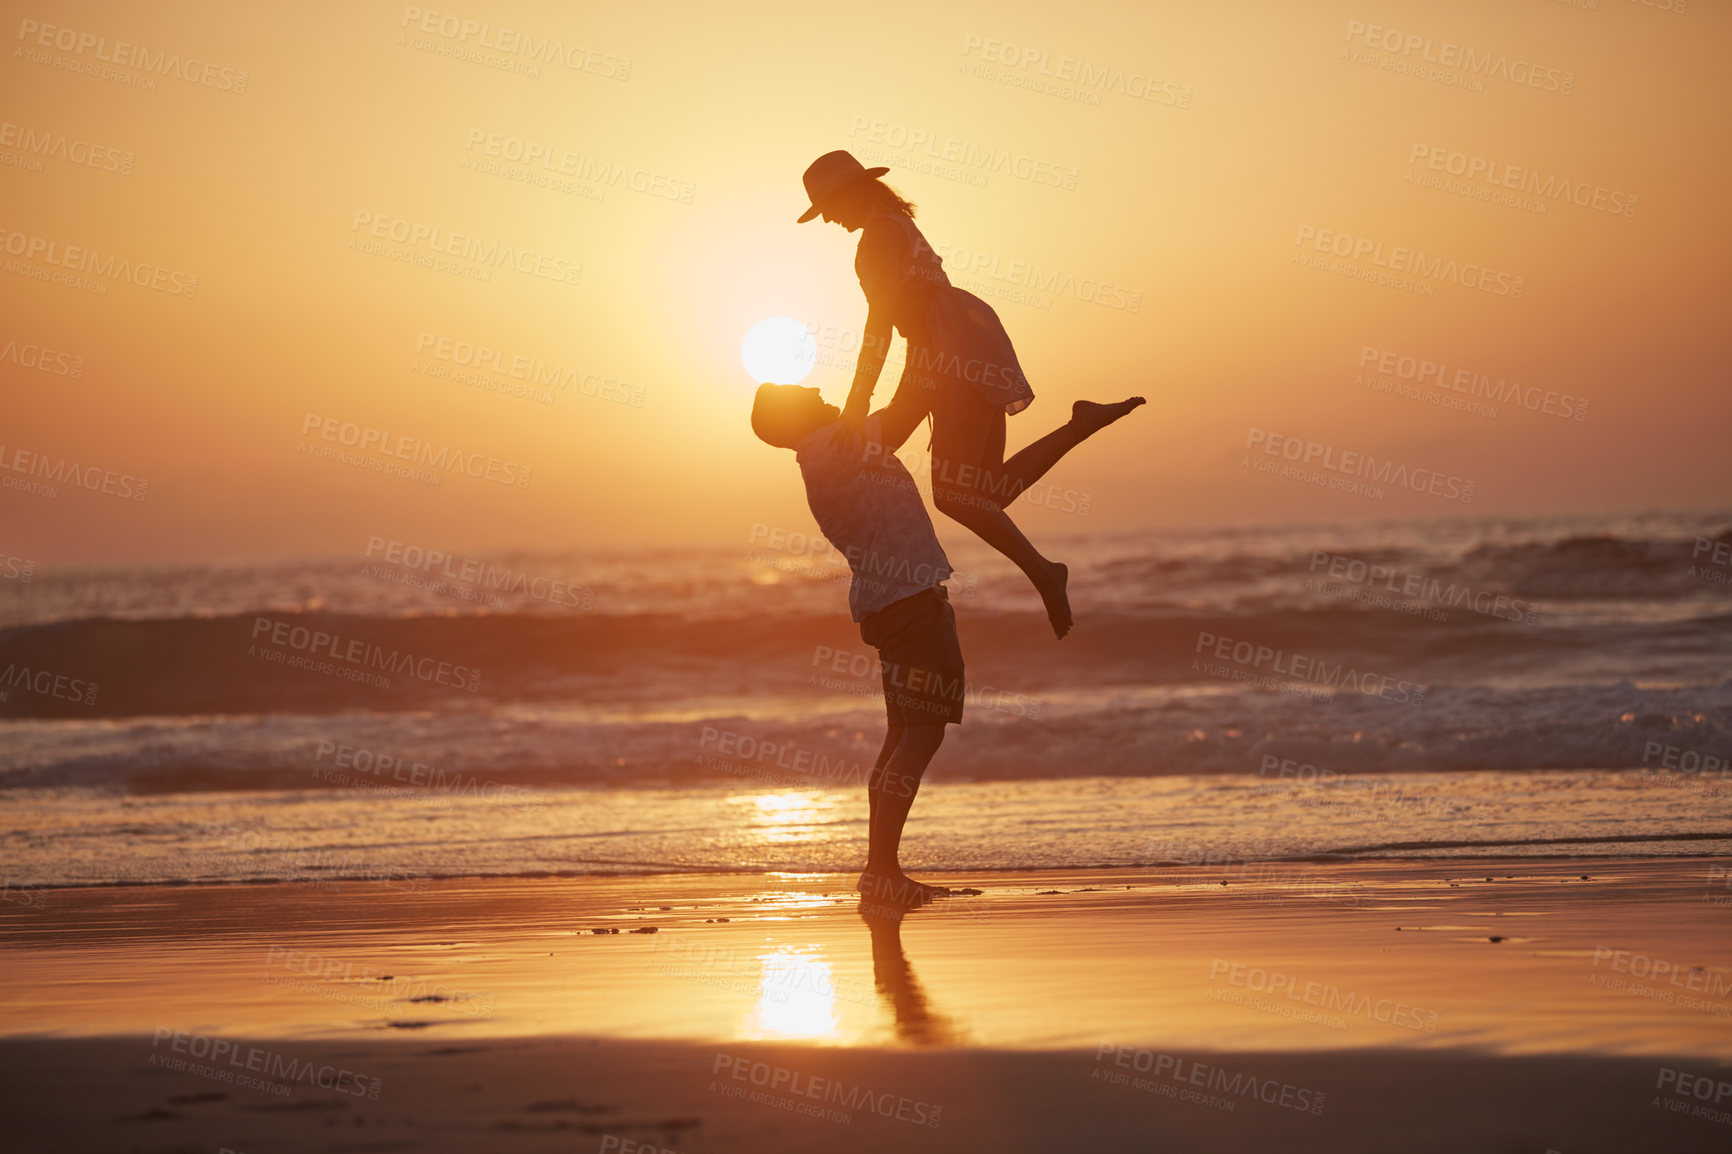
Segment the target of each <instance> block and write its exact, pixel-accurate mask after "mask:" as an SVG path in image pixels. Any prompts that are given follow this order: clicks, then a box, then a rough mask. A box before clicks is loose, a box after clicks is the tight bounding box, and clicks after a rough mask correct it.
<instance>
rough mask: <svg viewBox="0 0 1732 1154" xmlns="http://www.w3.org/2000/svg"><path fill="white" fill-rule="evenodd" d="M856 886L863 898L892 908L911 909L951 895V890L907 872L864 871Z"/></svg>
mask: <svg viewBox="0 0 1732 1154" xmlns="http://www.w3.org/2000/svg"><path fill="white" fill-rule="evenodd" d="M854 888H855V889H856V890H858V891H859V892H860V896H861V898H863V899H865V900H866V901H869V902H872V903H873V904H875V905H881V906H886V907H889V908H891V909H900V910H911V909H915V908H916V907H918V906H923V905H926V904H927V903H929V902H931V901H932V900H933V899H934V898H943V897H949V896H950V891H949V890H947V889H945V888H944V887H943V886H931V885H927V884H926V883H925V882H917V881H915V880H914V879H913V878H911V877H909V876H908V875H907V874H905V873H901V872H897V873H893V874H881V873H871V872H867V873H863V874H861V875H860V880H859V881H857V882H855V883H854Z"/></svg>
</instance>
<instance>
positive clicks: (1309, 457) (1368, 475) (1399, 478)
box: [1240, 428, 1474, 505]
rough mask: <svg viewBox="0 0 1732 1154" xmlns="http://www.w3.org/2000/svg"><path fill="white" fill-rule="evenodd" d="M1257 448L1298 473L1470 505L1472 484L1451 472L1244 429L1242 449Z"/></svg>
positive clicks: (1267, 432)
mask: <svg viewBox="0 0 1732 1154" xmlns="http://www.w3.org/2000/svg"><path fill="white" fill-rule="evenodd" d="M1258 446H1261V447H1262V450H1263V454H1264V456H1268V457H1279V458H1281V459H1283V460H1286V461H1291V462H1293V463H1294V465H1295V466H1297V467H1298V468H1300V469H1302V470H1309V469H1310V468H1312V467H1313V466H1315V467H1316V468H1318V469H1323V470H1327V471H1328V472H1331V473H1338V474H1342V475H1343V476H1346V477H1357V478H1360V479H1362V480H1365V481H1371V482H1375V483H1377V484H1379V485H1395V486H1398V487H1400V488H1404V489H1411V490H1412V491H1413V492H1415V493H1426V494H1429V495H1430V496H1433V497H1442V498H1444V499H1445V500H1449V501H1460V502H1461V503H1462V504H1464V505H1467V504H1472V502H1473V490H1474V484H1473V482H1472V481H1468V480H1464V479H1463V478H1461V477H1457V476H1456V475H1455V474H1453V473H1440V472H1438V471H1437V470H1436V469H1409V468H1408V467H1407V466H1406V465H1397V464H1396V463H1395V462H1394V461H1392V460H1390V459H1388V458H1387V457H1386V458H1384V460H1383V462H1382V464H1379V463H1378V460H1377V458H1376V457H1375V456H1373V455H1372V454H1370V453H1361V452H1357V451H1354V450H1351V449H1347V450H1337V449H1336V448H1335V447H1334V446H1333V445H1325V444H1322V443H1321V442H1318V441H1308V440H1305V439H1304V438H1302V437H1291V436H1287V435H1286V434H1283V433H1271V432H1269V431H1268V430H1266V429H1257V428H1253V429H1250V430H1248V431H1247V432H1246V434H1245V448H1247V449H1254V448H1257V447H1258ZM1247 463H1253V464H1254V463H1255V458H1253V457H1250V456H1247V457H1245V458H1244V459H1243V460H1242V461H1241V462H1240V464H1242V465H1243V464H1247ZM1271 467H1272V466H1271ZM1318 475H1319V476H1322V475H1323V474H1318ZM1334 487H1340V486H1334Z"/></svg>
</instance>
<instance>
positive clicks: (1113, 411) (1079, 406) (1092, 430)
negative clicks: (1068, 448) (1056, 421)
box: [1070, 397, 1147, 437]
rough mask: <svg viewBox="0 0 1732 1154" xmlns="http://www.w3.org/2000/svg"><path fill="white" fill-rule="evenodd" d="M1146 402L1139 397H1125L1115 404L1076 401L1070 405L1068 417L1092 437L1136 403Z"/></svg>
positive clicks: (1135, 405) (1136, 404) (1132, 407)
mask: <svg viewBox="0 0 1732 1154" xmlns="http://www.w3.org/2000/svg"><path fill="white" fill-rule="evenodd" d="M1146 403H1147V402H1145V401H1144V400H1143V398H1141V397H1126V398H1125V399H1124V400H1122V401H1120V402H1119V403H1118V404H1116V405H1102V404H1097V403H1096V402H1094V401H1077V402H1076V403H1074V404H1073V405H1071V407H1070V419H1071V422H1072V423H1073V424H1075V425H1079V426H1081V427H1082V428H1083V429H1084V430H1086V431H1087V433H1088V435H1089V436H1091V437H1092V436H1093V435H1094V434H1096V433H1098V432H1100V431H1101V430H1102V429H1104V428H1106V427H1107V426H1108V425H1110V424H1112V423H1113V422H1114V421H1116V420H1118V419H1119V418H1120V417H1122V416H1124V415H1125V414H1126V413H1128V412H1130V411H1131V410H1132V409H1134V408H1136V407H1137V406H1138V405H1141V404H1146Z"/></svg>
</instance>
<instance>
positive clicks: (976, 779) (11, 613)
mask: <svg viewBox="0 0 1732 1154" xmlns="http://www.w3.org/2000/svg"><path fill="white" fill-rule="evenodd" d="M1075 520H1076V521H1078V522H1081V521H1083V520H1084V519H1083V518H1080V517H1078V518H1075ZM953 528H954V527H951V526H948V525H946V526H941V532H943V533H944V535H945V536H946V539H947V540H948V541H949V542H951V543H952V546H951V547H950V548H949V552H950V554H951V560H952V562H953V564H954V565H955V567H956V568H957V570H958V573H957V575H956V576H954V577H953V578H952V579H951V580H950V582H949V588H950V590H951V599H952V603H953V604H954V605H955V607H956V610H957V615H958V620H959V625H960V629H961V633H962V640H963V649H964V653H965V655H966V657H967V659H968V667H969V672H968V685H967V693H966V696H967V718H966V721H965V723H964V724H963V725H962V726H961V727H959V728H952V729H951V730H950V734H949V737H948V738H947V740H946V742H945V745H944V747H943V749H941V750H940V752H939V754H938V756H937V758H936V759H935V761H934V763H933V767H932V769H931V771H930V772H929V775H928V778H927V784H926V786H925V787H924V788H923V792H922V795H921V800H920V803H919V804H918V805H917V806H916V807H915V810H914V816H913V819H912V820H911V823H910V827H909V835H908V840H907V850H908V853H907V855H906V861H907V863H908V864H909V865H910V868H922V869H927V870H939V871H942V870H966V869H980V868H995V869H1017V868H1042V867H1062V866H1084V865H1148V866H1151V867H1159V866H1161V865H1162V864H1163V863H1166V864H1171V863H1175V862H1180V863H1189V864H1198V865H1206V866H1215V865H1222V866H1227V865H1229V863H1243V862H1247V861H1278V860H1284V861H1303V860H1311V859H1320V858H1329V857H1339V856H1364V855H1374V856H1416V855H1417V856H1428V855H1434V856H1454V857H1462V856H1474V855H1476V854H1481V855H1483V854H1491V853H1494V852H1495V853H1497V854H1505V853H1521V854H1533V853H1582V854H1608V855H1620V854H1641V855H1650V854H1668V853H1688V854H1702V853H1727V852H1732V771H1729V770H1728V763H1729V760H1732V731H1729V730H1732V670H1729V669H1728V655H1729V654H1732V585H1729V584H1728V576H1729V574H1728V570H1732V549H1729V548H1728V546H1729V544H1732V513H1726V512H1717V513H1701V514H1693V513H1650V514H1640V515H1619V516H1600V517H1573V518H1547V519H1525V520H1524V519H1482V520H1456V521H1418V520H1414V521H1395V522H1385V523H1379V524H1371V525H1364V524H1362V525H1342V526H1321V525H1311V526H1279V527H1261V528H1258V527H1235V528H1230V529H1220V530H1207V531H1205V530H1158V531H1157V530H1146V531H1139V532H1120V533H1110V534H1099V535H1093V536H1080V535H1074V534H1073V535H1071V536H1069V537H1052V538H1050V539H1049V538H1048V537H1046V536H1045V535H1041V534H1037V537H1038V539H1039V543H1040V544H1041V545H1042V547H1043V548H1044V549H1045V550H1046V552H1047V553H1048V554H1049V555H1050V556H1053V557H1055V558H1056V559H1059V560H1063V561H1065V562H1067V563H1068V564H1069V565H1070V567H1071V573H1072V580H1071V595H1072V601H1073V605H1074V607H1075V611H1076V616H1077V621H1078V626H1077V628H1076V630H1075V631H1074V632H1073V633H1072V634H1071V636H1070V637H1068V638H1066V639H1065V640H1064V641H1062V642H1054V641H1053V639H1052V637H1051V634H1050V632H1049V630H1048V628H1047V626H1046V624H1045V621H1044V618H1043V617H1042V615H1041V614H1040V611H1039V604H1038V601H1037V599H1036V598H1035V596H1034V594H1033V592H1032V590H1031V589H1029V588H1028V587H1027V585H1026V583H1025V582H1024V581H1023V579H1022V578H1021V576H1020V574H1018V573H1017V572H1016V571H1015V570H1014V569H1013V568H1012V567H1011V566H1010V565H1009V564H1008V563H1007V562H1005V561H1003V560H1002V559H1001V558H998V557H997V556H996V555H994V554H992V553H990V552H989V551H987V550H986V549H985V548H984V547H982V546H979V545H978V544H977V543H975V542H972V541H971V540H966V539H963V538H961V537H960V535H959V531H949V530H953ZM847 583H848V570H847V566H846V564H845V563H844V562H843V560H842V559H841V558H840V557H838V556H836V555H835V554H834V553H833V552H831V551H830V550H829V549H828V548H827V546H825V545H824V543H823V542H822V540H821V539H820V540H818V541H816V542H814V541H813V539H812V538H810V537H809V536H806V535H805V533H804V532H802V531H797V530H796V531H784V530H782V529H780V528H772V527H769V526H763V525H754V526H750V527H748V528H746V529H745V531H744V532H742V539H741V541H740V542H739V543H738V544H737V545H735V546H731V547H715V548H705V549H681V550H672V549H661V550H648V549H645V550H631V551H608V552H602V551H597V552H582V553H573V552H567V553H520V554H509V555H485V556H484V555H479V554H476V555H466V554H464V553H462V552H461V551H457V550H452V551H449V552H448V553H429V552H427V551H425V550H423V549H422V548H419V547H416V546H409V545H403V544H401V543H398V542H391V541H385V540H381V539H378V538H373V539H369V540H365V541H357V542H356V545H355V549H354V552H353V555H352V556H348V557H339V558H325V559H320V560H316V561H306V562H296V563H280V564H252V565H209V566H197V567H192V566H182V567H128V568H108V569H77V570H74V569H51V568H46V567H44V568H40V569H35V570H31V571H26V572H23V573H20V572H19V571H18V570H17V568H16V566H14V567H13V569H12V571H11V572H10V575H8V574H6V573H0V735H3V737H0V886H5V887H26V888H28V887H35V886H45V885H92V884H115V883H139V882H238V881H266V880H318V881H322V882H325V883H327V884H332V885H337V884H341V883H342V882H343V881H344V880H355V879H362V878H390V879H395V880H397V881H399V882H401V883H402V884H413V883H414V881H415V879H419V878H426V877H432V876H451V875H482V874H535V873H556V874H567V873H573V874H581V873H595V872H621V871H630V872H641V871H655V870H676V871H697V870H711V869H714V870H732V869H741V868H748V869H770V870H783V871H789V872H817V871H830V870H848V869H852V868H856V867H857V866H858V864H859V862H860V860H862V858H863V854H864V850H863V845H864V833H865V804H864V791H863V789H862V782H863V779H864V774H865V771H866V769H867V768H869V767H870V765H871V763H872V760H873V757H874V756H875V754H876V752H877V748H878V744H879V741H880V740H881V738H882V735H883V704H882V699H881V691H880V688H879V676H878V669H877V664H876V657H875V654H874V653H873V651H872V650H871V649H870V648H869V647H867V646H865V645H864V644H863V643H862V642H861V641H860V638H859V634H858V632H857V630H856V628H855V627H854V626H853V624H852V623H851V622H850V621H849V620H848V616H847V607H846V593H847Z"/></svg>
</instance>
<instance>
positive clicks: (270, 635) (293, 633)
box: [253, 617, 481, 693]
mask: <svg viewBox="0 0 1732 1154" xmlns="http://www.w3.org/2000/svg"><path fill="white" fill-rule="evenodd" d="M260 639H263V643H264V644H265V645H267V646H273V647H276V648H278V649H289V650H294V651H295V652H297V653H305V654H308V655H311V656H316V657H326V658H329V659H330V660H332V661H339V662H342V663H343V664H345V665H348V666H353V667H355V668H356V669H382V670H384V671H385V672H386V673H402V674H408V675H409V676H410V677H413V678H415V679H416V680H417V681H425V682H428V683H430V684H434V685H449V686H451V687H452V688H454V689H467V690H469V692H471V693H474V692H477V691H479V690H480V688H481V671H480V670H479V669H470V668H469V667H467V666H464V665H453V664H452V663H451V662H449V661H440V660H439V659H437V658H434V657H416V656H415V654H414V653H412V652H404V651H403V650H400V649H392V650H389V651H387V650H386V649H385V647H384V646H382V645H375V644H373V643H372V642H370V641H363V640H362V639H360V638H359V637H351V638H349V639H348V640H347V641H344V640H343V638H341V637H339V636H338V635H336V634H335V633H326V632H325V631H324V630H323V629H314V628H311V627H310V626H306V625H296V624H295V623H294V622H292V621H273V620H272V619H271V618H269V617H255V618H253V640H254V641H259V640H260ZM254 648H257V647H256V646H255V647H254Z"/></svg>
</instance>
